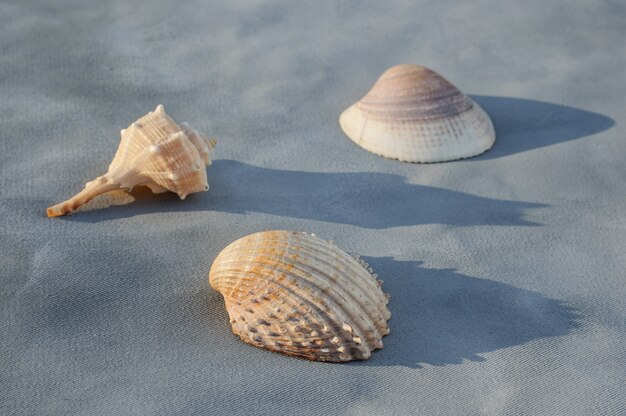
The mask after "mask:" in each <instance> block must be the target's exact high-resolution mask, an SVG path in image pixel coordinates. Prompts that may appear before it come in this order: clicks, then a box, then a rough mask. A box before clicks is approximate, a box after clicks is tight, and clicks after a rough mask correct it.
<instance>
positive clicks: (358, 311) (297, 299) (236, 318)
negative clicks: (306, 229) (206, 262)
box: [209, 231, 391, 362]
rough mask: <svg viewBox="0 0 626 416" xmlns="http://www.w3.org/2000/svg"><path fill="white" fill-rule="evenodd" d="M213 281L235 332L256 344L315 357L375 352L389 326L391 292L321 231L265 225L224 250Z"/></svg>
mask: <svg viewBox="0 0 626 416" xmlns="http://www.w3.org/2000/svg"><path fill="white" fill-rule="evenodd" d="M209 282H210V284H211V286H212V287H213V288H214V289H215V290H217V291H218V292H220V293H221V294H222V295H223V297H224V301H225V304H226V310H227V311H228V315H229V317H230V323H231V326H232V329H233V332H234V333H235V334H237V335H238V336H239V337H240V338H241V339H242V340H243V341H245V342H247V343H249V344H252V345H254V346H257V347H262V348H266V349H269V350H272V351H276V352H280V353H283V354H287V355H291V356H295V357H299V358H306V359H309V360H315V361H332V362H345V361H350V360H362V359H367V358H369V357H370V355H371V352H372V351H373V350H375V349H377V348H382V347H383V343H382V337H383V336H384V335H386V334H388V333H389V328H388V326H387V320H388V319H389V318H390V317H391V313H390V312H389V309H387V306H386V305H387V302H388V297H387V295H385V294H384V293H383V291H382V289H381V285H382V281H378V280H377V279H376V276H375V275H373V274H372V271H371V269H370V268H369V266H367V264H366V263H365V262H364V261H362V260H360V259H359V258H358V257H354V256H351V255H349V254H347V253H345V252H344V251H342V250H340V249H339V248H337V247H336V246H335V245H334V244H332V243H329V242H327V241H324V240H322V239H320V238H317V237H315V236H314V235H309V234H306V233H302V232H293V231H264V232H260V233H256V234H251V235H248V236H246V237H243V238H241V239H239V240H237V241H235V242H234V243H232V244H230V245H229V246H228V247H226V248H225V249H224V250H222V252H221V253H220V254H219V255H218V256H217V258H216V259H215V261H214V262H213V265H212V266H211V271H210V273H209Z"/></svg>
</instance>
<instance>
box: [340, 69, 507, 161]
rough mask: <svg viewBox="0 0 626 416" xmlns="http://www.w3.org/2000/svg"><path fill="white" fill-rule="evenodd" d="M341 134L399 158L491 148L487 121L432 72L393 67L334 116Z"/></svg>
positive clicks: (434, 157)
mask: <svg viewBox="0 0 626 416" xmlns="http://www.w3.org/2000/svg"><path fill="white" fill-rule="evenodd" d="M339 124H340V126H341V129H342V130H343V131H344V133H345V134H346V135H347V136H348V137H349V138H350V139H351V140H352V141H354V142H355V143H356V144H358V145H359V146H361V147H363V148H364V149H366V150H369V151H370V152H372V153H375V154H378V155H380V156H384V157H387V158H390V159H398V160H400V161H403V162H416V163H431V162H444V161H449V160H456V159H463V158H467V157H471V156H476V155H478V154H481V153H483V152H485V151H487V150H489V149H490V148H491V146H493V143H494V141H495V131H494V128H493V124H492V122H491V119H490V118H489V116H488V115H487V113H485V111H484V110H483V109H482V108H481V107H480V106H479V105H478V104H476V103H475V102H474V101H473V100H472V99H470V98H469V97H467V96H466V95H465V94H463V93H462V92H461V91H459V90H458V89H457V88H456V87H455V86H454V85H452V84H451V83H450V82H448V81H447V80H446V79H445V78H443V77H442V76H441V75H439V74H437V73H436V72H435V71H433V70H431V69H428V68H424V67H421V66H416V65H409V64H403V65H397V66H394V67H392V68H389V69H388V70H387V71H385V72H384V73H383V74H382V75H381V77H380V78H379V79H378V81H376V83H375V84H374V86H373V87H372V89H371V90H370V91H369V92H368V93H367V94H366V95H365V96H364V97H363V98H362V99H361V100H359V101H358V102H357V103H356V104H354V105H352V106H350V107H349V108H348V109H346V110H345V111H344V112H343V113H342V114H341V116H340V117H339Z"/></svg>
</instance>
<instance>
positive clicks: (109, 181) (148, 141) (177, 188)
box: [47, 105, 217, 217]
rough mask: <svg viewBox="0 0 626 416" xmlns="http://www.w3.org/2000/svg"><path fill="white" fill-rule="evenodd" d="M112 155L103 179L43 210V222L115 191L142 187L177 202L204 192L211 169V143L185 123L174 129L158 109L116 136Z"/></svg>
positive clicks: (214, 142)
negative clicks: (170, 195)
mask: <svg viewBox="0 0 626 416" xmlns="http://www.w3.org/2000/svg"><path fill="white" fill-rule="evenodd" d="M120 134H121V136H122V139H121V141H120V145H119V147H118V149H117V153H116V154H115V157H114V158H113V161H112V162H111V165H110V166H109V170H108V172H107V173H105V174H104V175H102V176H100V177H98V178H96V179H94V180H93V181H91V182H87V184H86V185H85V189H83V190H82V191H80V192H79V193H78V194H76V195H75V196H73V197H72V198H70V199H68V200H67V201H65V202H61V203H59V204H57V205H54V206H51V207H49V208H48V209H47V214H48V217H57V216H61V215H65V214H68V213H70V212H72V211H74V210H76V209H77V208H78V207H80V206H81V205H83V204H85V203H87V202H88V201H90V200H91V199H92V198H94V197H96V196H98V195H100V194H103V193H106V192H110V191H113V190H116V189H124V190H128V191H130V190H131V189H132V188H133V187H135V186H138V185H144V186H147V187H149V188H150V190H151V191H152V192H154V193H159V192H166V191H171V192H175V193H177V194H178V196H179V197H180V199H185V197H186V196H187V195H188V194H190V193H192V192H200V191H207V190H208V189H209V184H208V182H207V174H206V169H205V166H209V165H210V164H211V149H212V148H213V147H215V145H216V143H217V142H216V141H215V139H206V138H205V137H203V136H202V135H201V134H200V133H198V132H197V131H195V130H193V129H192V128H190V127H189V126H188V125H187V124H185V123H183V124H180V125H179V124H176V123H175V122H174V120H172V119H171V118H170V117H169V116H168V115H167V114H166V113H165V109H164V108H163V105H159V106H158V107H157V108H156V110H154V111H152V112H150V113H148V114H146V115H145V116H143V117H141V118H140V119H139V120H137V121H136V122H134V123H132V124H131V125H130V126H129V127H128V128H127V129H124V130H122V131H121V132H120Z"/></svg>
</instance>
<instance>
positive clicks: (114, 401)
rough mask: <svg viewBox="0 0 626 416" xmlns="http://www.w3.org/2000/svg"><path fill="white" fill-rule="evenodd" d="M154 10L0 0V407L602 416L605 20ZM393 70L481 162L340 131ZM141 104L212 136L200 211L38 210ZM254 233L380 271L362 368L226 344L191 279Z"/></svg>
mask: <svg viewBox="0 0 626 416" xmlns="http://www.w3.org/2000/svg"><path fill="white" fill-rule="evenodd" d="M176 3H178V2H174V1H171V2H166V1H157V2H153V1H143V2H133V4H132V5H130V4H127V2H125V1H118V2H96V1H92V2H89V4H87V2H82V1H75V2H60V1H56V2H51V1H45V2H44V1H42V2H40V3H37V2H34V1H13V2H6V1H5V2H2V3H0V48H1V49H0V50H1V52H2V53H1V54H0V123H1V124H0V125H1V128H0V161H1V162H0V163H1V165H0V169H1V176H0V189H1V190H0V193H1V195H0V213H1V215H0V230H1V239H0V264H1V269H0V271H1V274H0V318H1V323H0V414H3V415H7V414H24V415H35V414H37V415H43V414H54V415H60V414H83V415H118V414H119V415H127V414H136V415H144V414H146V415H151V414H161V415H173V414H185V415H187V414H230V415H235V414H252V413H257V414H351V415H365V414H369V415H382V414H417V413H418V412H419V413H420V414H429V415H439V414H441V415H444V414H446V415H460V414H463V415H470V414H482V415H517V414H529V415H530V414H542V415H591V414H593V415H618V414H622V415H623V414H625V411H626V407H625V405H624V403H625V401H624V397H626V387H625V386H626V380H625V374H626V352H625V348H624V341H625V339H626V333H625V328H626V325H625V322H624V317H625V316H626V307H625V305H624V298H625V293H624V292H625V284H624V275H625V272H624V270H626V258H625V252H626V214H625V212H626V209H625V207H626V185H625V180H626V167H625V164H624V156H625V154H626V142H625V140H624V132H625V130H624V125H625V123H626V99H625V98H624V97H625V94H624V86H625V85H626V71H624V68H625V67H626V59H625V58H626V51H625V49H624V39H625V38H626V24H625V22H626V10H625V6H624V2H623V1H619V0H615V1H595V0H590V1H587V2H582V1H564V0H563V1H550V2H547V1H544V0H541V1H539V0H536V1H525V2H518V1H510V2H506V4H504V2H502V1H495V0H486V1H475V2H460V1H459V2H449V1H445V2H435V1H430V2H385V3H386V5H382V3H381V2H375V1H372V2H369V3H357V2H341V3H339V2H337V4H334V3H332V2H316V3H317V4H316V5H310V6H304V5H296V4H295V2H288V1H285V2H277V1H272V2H263V3H261V2H251V3H250V4H243V3H241V4H240V3H238V2H236V3H232V4H231V5H229V6H224V5H219V4H218V2H215V4H208V3H206V4H205V3H204V2H199V1H198V2H185V5H184V6H179V5H177V4H176ZM402 62H411V63H418V64H423V65H426V66H429V67H432V68H434V69H436V70H438V71H440V72H441V73H442V74H443V75H444V76H446V77H447V78H448V79H450V80H451V81H452V82H454V83H455V84H456V85H458V86H459V87H460V88H462V89H463V90H464V91H466V92H468V93H469V94H472V95H473V96H474V97H475V99H476V100H477V101H478V102H480V103H481V104H483V105H484V107H485V109H486V110H487V111H488V112H489V113H490V114H491V115H492V117H493V120H494V123H495V126H496V129H497V134H498V139H497V141H496V144H495V147H494V149H493V150H491V151H490V152H489V153H487V154H485V155H483V156H480V157H478V158H475V159H471V160H467V161H460V162H454V163H445V164H435V165H410V164H402V163H398V162H394V161H390V160H385V159H382V158H380V157H377V156H375V155H372V154H369V153H367V152H365V151H363V150H361V149H360V148H358V147H357V146H355V145H354V144H353V143H352V142H350V141H349V140H348V139H347V138H346V137H344V136H343V134H342V133H341V131H340V130H339V128H338V123H337V117H338V115H339V114H340V112H341V110H343V109H344V108H345V107H347V106H348V105H349V104H351V103H352V102H353V101H354V100H356V99H357V98H359V97H360V96H361V95H362V94H364V93H365V92H366V90H367V89H368V88H369V87H370V85H371V84H372V82H373V81H374V80H375V79H376V78H377V77H378V75H379V74H380V73H381V72H382V71H383V70H384V69H385V68H387V67H389V66H391V65H394V64H398V63H402ZM474 94H476V95H474ZM158 103H164V104H165V106H166V109H167V110H168V112H169V113H170V114H172V116H173V117H174V118H175V119H178V120H187V121H189V123H190V124H191V125H192V126H194V127H195V128H197V129H199V130H200V131H203V132H206V133H210V134H212V135H215V136H216V137H217V138H218V139H219V146H218V148H217V152H216V158H217V161H216V162H215V164H214V165H213V166H212V167H211V168H210V170H209V178H210V179H209V180H210V183H211V191H210V192H209V193H203V194H198V195H193V196H190V197H189V198H188V199H187V200H185V201H178V200H177V199H176V198H175V197H170V196H161V197H159V198H156V200H154V201H150V200H149V199H151V198H148V200H143V201H141V202H137V203H134V204H131V205H126V206H117V207H111V208H108V209H106V210H99V211H90V212H84V213H80V214H77V215H74V216H70V217H68V218H65V219H56V220H52V219H47V218H45V217H44V209H45V208H46V207H47V206H48V205H50V204H52V203H56V202H58V201H59V200H60V199H63V198H65V197H68V196H70V195H71V194H73V193H74V192H76V191H78V190H79V189H80V188H81V186H82V184H83V183H84V182H85V181H87V180H89V179H92V178H93V177H95V176H97V175H98V174H100V173H102V172H104V170H105V169H106V167H107V166H108V163H109V161H110V159H111V158H112V156H113V153H114V151H115V148H116V147H117V144H118V134H119V133H118V131H119V129H120V128H123V127H126V126H127V125H128V124H129V123H130V122H131V121H133V120H135V119H136V118H138V117H139V116H141V115H143V114H144V113H146V112H147V111H149V110H152V109H153V108H154V107H155V106H156V105H157V104H158ZM273 228H281V229H296V230H306V231H310V232H315V233H316V234H317V235H319V236H321V237H323V238H326V239H333V240H335V241H336V243H337V244H338V245H339V246H340V247H342V248H344V249H346V250H348V251H354V252H359V253H361V254H362V255H364V256H365V257H366V259H367V260H368V261H369V262H370V263H371V264H372V266H373V267H374V268H375V269H376V271H377V272H378V273H379V275H380V276H381V277H382V278H384V280H385V282H386V284H385V288H386V290H387V291H388V292H390V293H391V294H392V300H391V303H390V308H391V310H392V313H393V318H392V319H391V321H390V325H391V329H392V333H391V335H390V336H388V337H386V338H385V340H384V341H385V348H384V349H383V350H381V351H378V352H376V353H375V354H374V355H373V357H372V359H371V360H369V361H367V362H362V363H351V364H347V365H332V364H321V363H310V362H307V361H300V360H296V359H292V358H289V357H285V356H281V355H278V354H274V353H270V352H267V351H264V350H261V349H256V348H252V347H250V346H248V345H245V344H243V343H242V342H240V341H239V340H238V339H236V338H235V336H234V335H232V334H231V332H230V329H229V327H228V322H227V316H226V313H225V311H224V308H223V302H222V299H221V297H220V296H219V295H218V294H216V293H215V292H213V291H212V290H211V289H210V288H209V286H208V283H207V272H208V270H209V267H210V264H211V261H212V260H213V258H214V257H215V256H216V255H217V253H218V252H219V251H220V250H221V249H222V248H223V247H224V246H226V245H227V244H228V243H230V242H231V241H233V240H234V239H236V238H238V237H241V236H243V235H246V234H248V233H252V232H255V231H259V230H263V229H273Z"/></svg>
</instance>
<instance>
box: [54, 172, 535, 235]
mask: <svg viewBox="0 0 626 416" xmlns="http://www.w3.org/2000/svg"><path fill="white" fill-rule="evenodd" d="M213 166H214V169H213V172H212V173H213V175H212V182H213V183H214V186H213V188H212V191H211V193H210V194H207V195H206V196H205V195H190V196H189V197H188V198H187V200H186V201H185V202H184V203H180V201H176V200H175V198H171V197H170V198H167V199H166V197H163V196H162V195H155V196H150V195H147V196H146V197H147V198H158V200H159V201H160V202H161V203H160V204H155V203H147V202H146V203H143V204H142V203H137V202H136V203H133V204H131V205H128V206H124V207H113V208H111V209H108V210H102V211H97V212H96V211H94V212H90V213H85V214H84V215H75V216H69V217H64V218H66V220H67V221H86V222H96V221H104V220H110V219H113V218H119V217H120V216H122V217H124V216H126V217H128V216H134V215H141V214H146V213H151V212H155V211H161V212H181V211H219V212H230V213H237V214H245V213H248V212H260V213H265V214H272V215H277V216H283V217H291V218H301V219H311V220H317V221H326V222H332V223H337V224H348V225H357V226H360V227H363V228H372V229H383V228H390V227H399V226H407V225H417V224H448V225H456V226H470V225H511V226H536V225H538V224H537V223H535V222H533V221H530V220H527V219H525V218H524V216H525V214H526V210H531V209H538V208H545V207H547V205H545V204H541V203H534V202H521V201H508V200H500V199H492V198H486V197H480V196H475V195H471V194H468V193H464V192H457V191H449V190H446V189H442V188H437V187H432V186H425V185H415V184H409V183H406V181H405V179H404V177H402V176H400V175H393V174H388V173H376V172H302V171H290V170H279V169H269V168H263V167H260V166H253V165H248V164H246V163H242V162H238V161H234V160H216V161H214V162H213ZM382 201H384V203H381V202H382ZM138 202H140V201H138Z"/></svg>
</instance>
